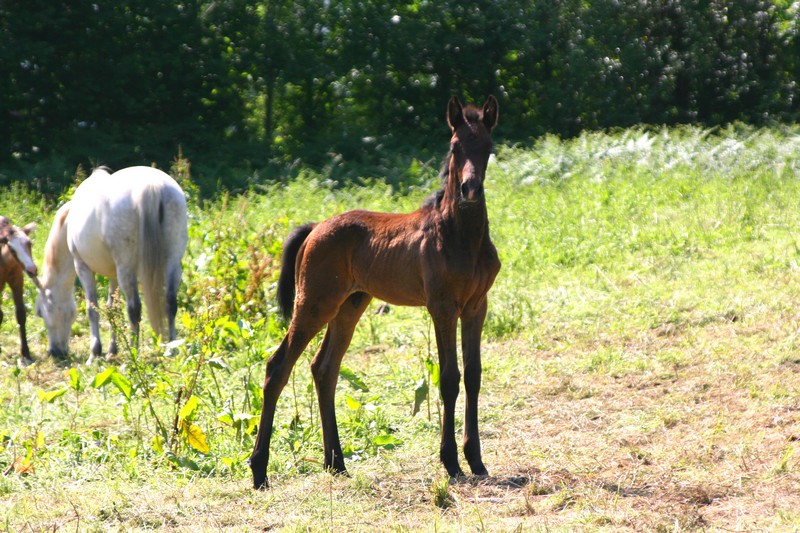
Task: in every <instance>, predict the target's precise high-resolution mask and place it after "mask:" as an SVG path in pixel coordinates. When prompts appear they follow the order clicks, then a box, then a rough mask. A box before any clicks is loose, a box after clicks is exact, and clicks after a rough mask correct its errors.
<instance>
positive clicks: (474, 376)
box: [461, 298, 489, 476]
mask: <svg viewBox="0 0 800 533" xmlns="http://www.w3.org/2000/svg"><path fill="white" fill-rule="evenodd" d="M486 307H487V305H486V298H484V299H483V301H482V302H481V304H480V305H479V306H478V308H477V309H476V312H475V314H474V315H473V316H462V317H461V351H462V354H463V356H464V391H465V392H466V395H467V402H466V411H465V414H464V418H465V420H464V455H465V456H466V457H467V462H468V463H469V467H470V469H471V470H472V473H473V474H475V475H478V476H486V475H488V474H489V473H488V472H487V471H486V467H485V466H484V465H483V460H482V459H481V441H480V436H479V435H478V393H480V390H481V331H482V330H483V322H484V320H485V319H486Z"/></svg>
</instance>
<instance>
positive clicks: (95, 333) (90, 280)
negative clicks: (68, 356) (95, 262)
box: [75, 256, 103, 364]
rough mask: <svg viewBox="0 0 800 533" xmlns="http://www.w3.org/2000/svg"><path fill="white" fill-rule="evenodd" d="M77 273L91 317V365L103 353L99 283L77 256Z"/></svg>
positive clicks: (87, 312) (89, 360)
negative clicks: (98, 309) (98, 301)
mask: <svg viewBox="0 0 800 533" xmlns="http://www.w3.org/2000/svg"><path fill="white" fill-rule="evenodd" d="M75 272H77V273H78V278H79V279H80V280H81V286H82V287H83V293H84V295H85V298H86V314H87V315H88V316H89V329H90V339H89V342H90V347H91V355H90V356H89V359H88V360H87V361H86V363H87V364H89V363H91V362H92V359H93V358H94V356H96V355H100V353H101V352H102V351H103V346H102V343H101V342H100V316H99V315H98V313H97V281H96V280H95V278H94V272H92V270H91V269H90V268H89V267H88V265H86V263H84V262H83V260H81V259H80V258H78V257H77V256H75Z"/></svg>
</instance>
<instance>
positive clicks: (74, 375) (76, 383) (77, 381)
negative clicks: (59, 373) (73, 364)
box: [67, 368, 83, 392]
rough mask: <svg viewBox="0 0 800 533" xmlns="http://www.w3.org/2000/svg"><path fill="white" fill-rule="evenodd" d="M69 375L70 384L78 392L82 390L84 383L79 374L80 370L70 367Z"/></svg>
mask: <svg viewBox="0 0 800 533" xmlns="http://www.w3.org/2000/svg"><path fill="white" fill-rule="evenodd" d="M67 375H68V376H69V386H70V387H72V389H73V390H75V391H77V392H80V391H82V390H83V384H82V383H81V375H80V374H78V370H77V369H76V368H70V369H69V371H68V372H67Z"/></svg>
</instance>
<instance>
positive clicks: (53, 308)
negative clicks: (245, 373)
mask: <svg viewBox="0 0 800 533" xmlns="http://www.w3.org/2000/svg"><path fill="white" fill-rule="evenodd" d="M187 241H188V232H187V216H186V197H185V196H184V194H183V191H182V190H181V188H180V186H179V185H178V184H177V183H176V182H175V180H173V179H172V178H171V177H170V176H168V175H167V174H165V173H164V172H162V171H160V170H158V169H155V168H150V167H130V168H125V169H122V170H119V171H117V172H114V173H113V174H111V173H110V172H109V170H108V169H107V168H105V167H100V168H97V169H95V170H94V172H92V175H91V176H89V177H88V178H86V180H84V181H83V182H82V183H81V184H80V185H79V186H78V188H77V189H76V190H75V193H74V194H73V196H72V200H70V201H69V202H67V203H66V204H64V205H63V206H62V207H61V208H60V209H59V210H58V212H57V213H56V216H55V220H54V221H53V226H52V228H51V229H50V235H49V236H48V238H47V243H46V244H45V251H44V259H43V262H42V269H41V272H42V274H41V277H40V280H41V285H42V288H41V289H40V290H39V296H38V298H37V299H36V314H37V315H38V316H40V317H42V318H43V319H44V323H45V326H46V327H47V333H48V337H49V341H50V346H49V349H48V353H49V354H50V355H54V356H56V357H63V356H65V355H66V354H67V352H68V348H69V337H70V332H71V329H72V323H73V322H74V321H75V315H76V312H77V305H76V304H75V298H74V287H75V275H76V273H77V276H78V278H80V280H81V285H82V286H83V290H84V293H85V296H86V309H87V313H88V315H89V323H90V326H91V351H92V355H91V357H90V358H89V360H90V361H91V359H92V357H94V356H96V355H100V353H101V352H102V344H101V342H100V326H99V317H98V314H97V283H96V281H95V273H97V274H99V275H101V276H106V277H107V278H108V285H109V287H108V304H109V307H110V306H111V304H112V302H113V295H114V291H115V289H116V287H117V286H119V287H120V288H121V289H122V292H123V294H124V295H125V301H126V303H127V311H128V319H129V320H130V323H131V330H132V334H133V335H132V337H133V343H134V346H137V347H138V342H139V322H140V321H141V316H142V304H141V301H140V299H139V287H138V285H139V282H140V281H141V283H142V288H143V292H144V301H145V304H146V305H147V313H148V316H149V317H150V324H151V326H152V327H153V331H154V332H155V333H156V335H159V336H162V333H164V330H163V326H164V317H165V316H166V317H167V321H168V326H169V340H174V339H175V314H176V313H177V311H178V303H177V292H178V286H179V285H180V281H181V274H182V269H181V259H182V257H183V254H184V252H185V250H186V244H187ZM108 353H109V355H112V354H115V353H117V343H116V336H115V333H114V331H113V329H112V331H111V343H110V346H109V351H108Z"/></svg>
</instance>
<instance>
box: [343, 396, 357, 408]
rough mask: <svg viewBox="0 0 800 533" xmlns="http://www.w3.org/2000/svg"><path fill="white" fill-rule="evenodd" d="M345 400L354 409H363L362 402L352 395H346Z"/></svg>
mask: <svg viewBox="0 0 800 533" xmlns="http://www.w3.org/2000/svg"><path fill="white" fill-rule="evenodd" d="M344 401H345V403H347V407H348V408H349V409H351V410H352V411H358V410H359V409H361V402H359V401H358V400H356V399H355V398H353V397H352V396H350V395H347V396H345V397H344Z"/></svg>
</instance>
